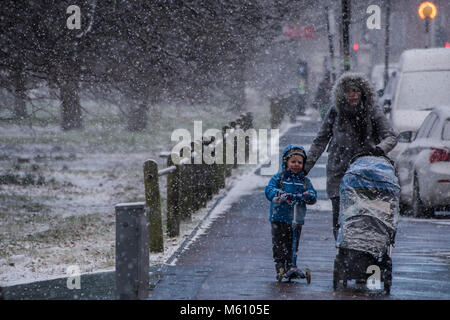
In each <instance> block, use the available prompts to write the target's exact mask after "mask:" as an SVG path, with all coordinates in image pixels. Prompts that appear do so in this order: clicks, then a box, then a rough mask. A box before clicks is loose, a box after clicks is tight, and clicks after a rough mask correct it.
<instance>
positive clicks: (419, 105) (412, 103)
mask: <svg viewBox="0 0 450 320" xmlns="http://www.w3.org/2000/svg"><path fill="white" fill-rule="evenodd" d="M449 83H450V71H449V70H446V71H426V72H407V73H404V75H403V78H402V82H401V84H400V87H399V88H398V90H399V95H398V101H397V102H398V104H397V105H398V108H399V109H409V110H424V109H430V108H435V107H439V106H442V105H446V104H447V103H448V102H449V101H450V90H448V85H449Z"/></svg>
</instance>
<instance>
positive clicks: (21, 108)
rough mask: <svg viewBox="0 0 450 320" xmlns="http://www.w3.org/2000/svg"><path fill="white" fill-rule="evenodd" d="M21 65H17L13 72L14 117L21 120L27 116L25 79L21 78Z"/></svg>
mask: <svg viewBox="0 0 450 320" xmlns="http://www.w3.org/2000/svg"><path fill="white" fill-rule="evenodd" d="M22 68H23V66H22V65H19V66H18V68H17V70H16V71H15V72H14V75H13V77H14V90H15V97H14V118H15V119H17V120H23V119H24V118H25V117H26V116H27V109H26V103H25V98H26V97H25V90H26V89H25V79H24V78H23V69H22Z"/></svg>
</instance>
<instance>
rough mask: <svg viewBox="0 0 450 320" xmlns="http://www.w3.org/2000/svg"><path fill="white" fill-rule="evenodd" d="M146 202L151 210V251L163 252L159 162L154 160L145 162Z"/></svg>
mask: <svg viewBox="0 0 450 320" xmlns="http://www.w3.org/2000/svg"><path fill="white" fill-rule="evenodd" d="M144 184H145V202H146V204H147V207H148V208H149V210H150V213H149V221H150V226H149V229H150V236H149V237H150V251H151V252H163V251H164V238H163V228H162V216H161V198H160V194H159V183H158V164H157V163H156V161H154V160H147V161H145V162H144Z"/></svg>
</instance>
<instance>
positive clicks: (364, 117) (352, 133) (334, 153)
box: [304, 73, 398, 198]
mask: <svg viewBox="0 0 450 320" xmlns="http://www.w3.org/2000/svg"><path fill="white" fill-rule="evenodd" d="M350 87H357V88H359V90H360V91H361V102H360V103H359V105H358V106H356V107H352V106H350V105H349V104H348V103H347V100H346V98H345V92H346V91H347V90H348V89H349V88H350ZM332 95H333V96H332V100H333V103H334V106H333V107H331V108H330V109H329V110H328V112H327V114H326V116H325V118H324V120H323V122H322V126H321V128H320V130H319V132H318V134H317V136H316V138H315V139H314V141H313V144H312V146H311V148H310V149H309V152H308V159H307V161H306V164H305V169H304V170H305V173H306V174H307V173H308V172H309V170H311V168H312V167H313V166H314V164H315V163H316V161H317V159H319V157H320V156H321V154H322V153H323V151H324V150H325V148H326V147H327V145H328V144H329V146H328V149H327V151H328V164H327V193H328V196H329V197H330V198H334V197H339V185H340V183H341V179H342V177H343V176H344V174H345V171H346V170H347V168H348V166H349V164H350V160H351V159H352V158H353V156H355V155H356V154H358V153H360V152H370V151H373V150H374V148H375V147H379V149H381V150H382V151H383V152H384V153H388V152H389V151H391V150H392V149H393V148H394V147H395V145H396V144H397V135H398V133H397V132H396V131H395V130H394V129H393V128H392V127H391V125H390V124H389V122H388V120H387V119H386V117H385V116H384V114H383V112H382V111H381V110H380V109H379V108H378V107H376V106H375V90H374V89H373V87H372V85H371V84H370V83H369V81H368V80H367V79H366V78H365V77H364V76H363V75H360V74H356V73H345V74H343V75H342V76H341V77H340V78H339V79H338V80H337V81H336V84H335V85H334V87H333V91H332Z"/></svg>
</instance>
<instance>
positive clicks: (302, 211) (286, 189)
mask: <svg viewBox="0 0 450 320" xmlns="http://www.w3.org/2000/svg"><path fill="white" fill-rule="evenodd" d="M293 148H298V149H302V150H303V151H305V149H304V148H303V147H301V146H299V145H295V144H290V145H288V146H287V147H286V148H284V151H283V154H282V156H281V163H282V165H281V171H280V172H278V173H277V174H275V175H274V176H273V177H272V178H271V179H270V181H269V184H268V185H267V187H266V190H265V194H266V198H267V200H269V201H270V218H269V220H270V221H271V222H286V223H292V220H293V218H294V207H293V206H292V205H290V204H288V203H283V204H279V203H275V202H274V201H272V200H274V197H276V196H278V195H280V194H282V193H292V194H295V193H300V194H302V193H303V192H307V193H309V196H308V197H306V199H305V200H306V201H307V202H308V204H314V203H315V202H316V200H317V192H316V190H315V189H314V187H313V186H312V184H311V181H310V180H309V179H308V178H307V177H304V175H303V172H302V171H300V172H299V173H297V174H295V175H294V174H293V173H292V172H291V171H290V170H289V169H288V168H287V167H286V164H285V163H284V162H283V157H284V155H285V154H286V153H287V152H288V151H289V150H291V149H293ZM305 154H306V151H305ZM305 160H306V159H305ZM283 172H284V174H283ZM282 177H283V181H282V184H281V188H280V180H281V179H282ZM304 179H306V190H305V191H303V181H304ZM305 215H306V203H305V201H300V202H299V203H298V204H297V221H296V223H297V224H300V225H303V224H304V223H305Z"/></svg>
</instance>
